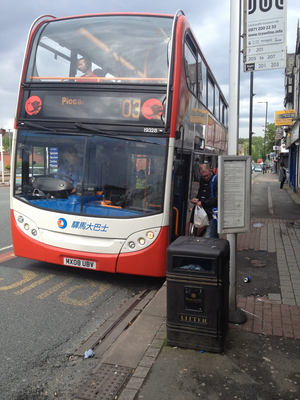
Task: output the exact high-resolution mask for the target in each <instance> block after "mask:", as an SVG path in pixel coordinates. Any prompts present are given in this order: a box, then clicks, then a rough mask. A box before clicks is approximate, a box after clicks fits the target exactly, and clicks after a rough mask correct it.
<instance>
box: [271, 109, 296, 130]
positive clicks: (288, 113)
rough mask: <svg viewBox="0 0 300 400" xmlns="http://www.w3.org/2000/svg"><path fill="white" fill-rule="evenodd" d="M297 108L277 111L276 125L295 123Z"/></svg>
mask: <svg viewBox="0 0 300 400" xmlns="http://www.w3.org/2000/svg"><path fill="white" fill-rule="evenodd" d="M294 116H295V110H283V111H275V126H285V125H293V117H294Z"/></svg>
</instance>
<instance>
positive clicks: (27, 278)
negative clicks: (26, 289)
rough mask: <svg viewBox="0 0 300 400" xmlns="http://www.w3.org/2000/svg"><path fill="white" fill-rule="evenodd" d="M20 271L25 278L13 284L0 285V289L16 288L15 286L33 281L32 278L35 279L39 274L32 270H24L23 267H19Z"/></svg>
mask: <svg viewBox="0 0 300 400" xmlns="http://www.w3.org/2000/svg"><path fill="white" fill-rule="evenodd" d="M18 272H19V273H20V274H21V275H22V276H23V279H22V280H21V281H18V282H16V283H13V284H12V285H9V286H2V287H0V290H10V289H14V288H16V287H18V286H21V285H23V284H24V283H26V282H29V281H31V280H32V279H34V278H35V277H36V276H37V274H35V273H34V272H32V271H24V270H23V269H19V270H18ZM2 279H3V278H2Z"/></svg>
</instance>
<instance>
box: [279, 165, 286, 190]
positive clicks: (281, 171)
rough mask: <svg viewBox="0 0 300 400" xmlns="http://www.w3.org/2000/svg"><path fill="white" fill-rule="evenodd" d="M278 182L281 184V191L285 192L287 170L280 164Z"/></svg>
mask: <svg viewBox="0 0 300 400" xmlns="http://www.w3.org/2000/svg"><path fill="white" fill-rule="evenodd" d="M278 180H279V182H280V189H281V190H283V184H284V182H285V181H286V170H285V168H284V163H281V164H280V169H279V178H278Z"/></svg>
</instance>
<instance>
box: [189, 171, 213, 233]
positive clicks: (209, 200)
mask: <svg viewBox="0 0 300 400" xmlns="http://www.w3.org/2000/svg"><path fill="white" fill-rule="evenodd" d="M214 175H215V174H214V173H213V171H212V170H211V168H210V166H209V164H201V165H200V176H201V178H200V185H199V190H198V194H197V197H195V198H193V199H192V203H193V204H195V205H197V206H199V207H203V208H204V210H205V211H206V214H207V216H208V220H209V225H208V226H207V227H206V232H205V234H204V237H206V238H218V237H219V235H218V231H217V223H216V221H215V219H214V218H213V213H212V208H216V207H218V176H217V175H216V178H215V179H214V182H213V196H212V191H211V181H212V179H213V176H214Z"/></svg>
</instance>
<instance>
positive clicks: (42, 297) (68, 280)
mask: <svg viewBox="0 0 300 400" xmlns="http://www.w3.org/2000/svg"><path fill="white" fill-rule="evenodd" d="M73 280H74V278H68V279H66V280H64V281H63V282H61V283H59V284H58V285H56V286H53V288H50V289H48V290H46V292H44V293H42V294H40V295H39V296H37V298H38V299H45V298H46V297H48V296H50V294H52V293H55V292H56V291H57V290H58V289H61V288H62V287H64V286H66V285H67V284H68V283H69V282H72V281H73Z"/></svg>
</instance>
